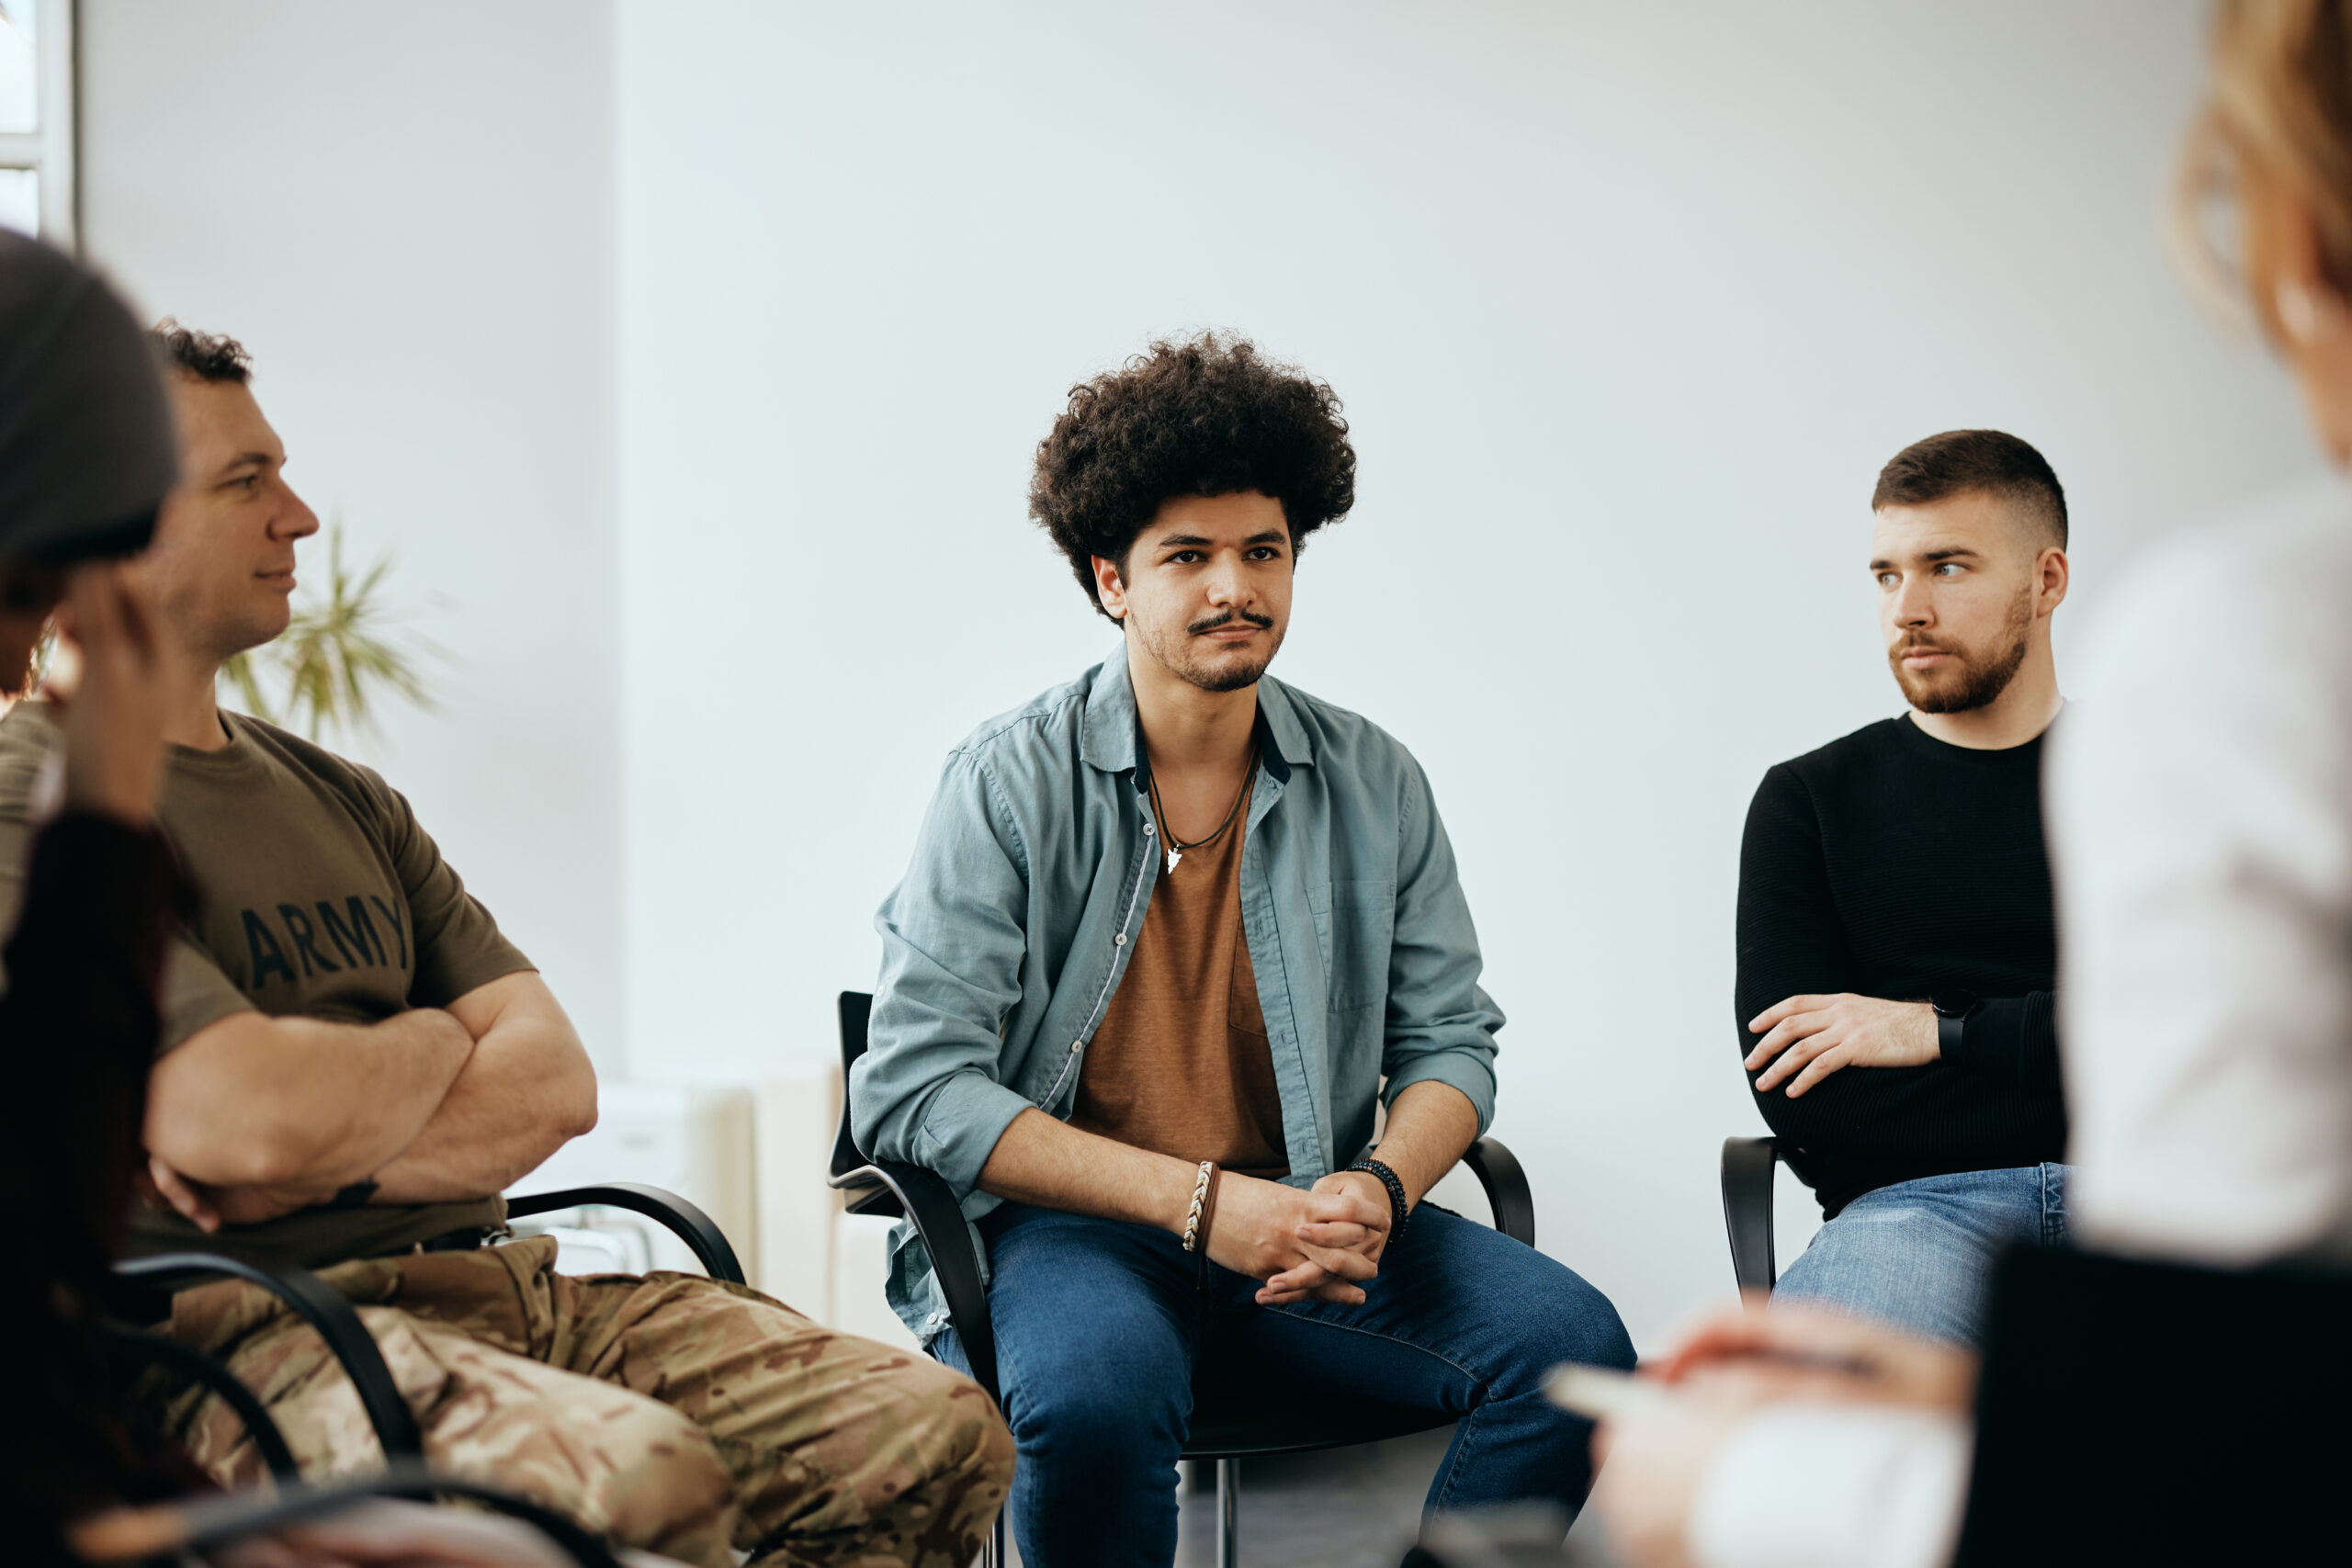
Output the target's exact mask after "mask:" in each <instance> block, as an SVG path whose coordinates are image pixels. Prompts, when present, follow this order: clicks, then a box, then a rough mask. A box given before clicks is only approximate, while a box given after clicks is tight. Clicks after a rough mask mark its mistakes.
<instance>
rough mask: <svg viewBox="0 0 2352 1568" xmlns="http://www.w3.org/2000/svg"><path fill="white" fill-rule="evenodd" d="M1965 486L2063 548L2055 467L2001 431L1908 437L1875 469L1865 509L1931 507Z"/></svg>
mask: <svg viewBox="0 0 2352 1568" xmlns="http://www.w3.org/2000/svg"><path fill="white" fill-rule="evenodd" d="M1967 491H1984V492H1985V493H1986V494H1989V495H1994V496H1997V497H1999V498H2000V499H2001V500H2002V501H2004V502H2007V503H2008V504H2009V505H2011V506H2013V507H2015V508H2016V509H2017V510H2018V512H2019V513H2023V514H2024V515H2025V516H2026V518H2027V519H2028V520H2029V521H2031V522H2033V523H2036V524H2038V525H2041V528H2042V529H2043V531H2044V532H2046V533H2047V534H2048V535H2049V536H2051V537H2052V538H2053V539H2055V540H2057V542H2058V547H2059V548H2060V549H2064V548H2065V547H2066V491H2065V490H2064V487H2063V486H2061V485H2060V484H2059V483H2058V474H2057V471H2056V470H2055V469H2053V468H2051V466H2050V461H2049V459H2048V458H2046V457H2043V456H2042V455H2041V453H2039V452H2037V451H2035V450H2034V449H2033V448H2032V447H2031V446H2029V445H2027V444H2026V443H2025V442H2023V441H2020V440H2018V438H2017V437H2016V436H2014V435H2011V434H2008V433H2007V432H2006V431H1999V430H1947V431H1945V432H1944V433H1943V434H1940V435H1930V436H1928V438H1927V439H1926V440H1925V441H1914V442H1913V443H1912V444H1911V445H1910V446H1905V448H1904V449H1903V450H1902V451H1900V452H1897V453H1896V454H1895V455H1894V457H1891V458H1889V459H1887V464H1886V467H1884V468H1881V469H1880V470H1879V471H1878V488H1877V489H1876V490H1874V491H1871V511H1872V512H1876V511H1877V510H1878V509H1879V508H1880V507H1882V506H1932V505H1934V504H1935V503H1936V502H1939V501H1942V500H1945V499H1946V498H1947V497H1950V496H1955V495H1961V494H1964V493H1965V492H1967Z"/></svg>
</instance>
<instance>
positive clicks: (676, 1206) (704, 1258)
mask: <svg viewBox="0 0 2352 1568" xmlns="http://www.w3.org/2000/svg"><path fill="white" fill-rule="evenodd" d="M590 1203H598V1204H602V1205H603V1206H604V1207H605V1208H608V1209H628V1210H629V1211H631V1212H632V1213H639V1214H643V1215H644V1216H645V1217H646V1218H648V1219H650V1220H659V1221H660V1222H661V1223H662V1224H663V1225H664V1226H666V1227H667V1228H668V1229H669V1230H670V1232H671V1233H672V1234H673V1235H675V1236H677V1238H678V1239H679V1240H680V1241H683V1242H684V1243H685V1244H686V1246H687V1247H688V1248H689V1249H690V1250H691V1251H692V1252H693V1253H694V1255H695V1258H696V1259H697V1260H698V1261H699V1262H700V1263H701V1264H702V1266H703V1271H704V1272H705V1273H707V1274H708V1275H709V1276H710V1277H711V1278H712V1279H714V1280H726V1281H727V1282H728V1283H729V1284H730V1285H741V1284H747V1283H749V1282H750V1281H748V1280H745V1279H744V1278H743V1265H742V1264H741V1262H740V1261H739V1260H738V1259H737V1258H736V1257H735V1249H734V1247H730V1246H729V1245H728V1241H727V1233H726V1232H724V1231H722V1230H720V1229H719V1228H718V1221H716V1220H714V1219H712V1218H711V1217H710V1216H709V1215H708V1214H707V1213H703V1211H702V1209H701V1208H700V1207H699V1206H697V1205H695V1204H693V1203H689V1202H688V1201H686V1200H684V1198H681V1197H679V1196H678V1195H677V1194H676V1193H675V1192H671V1191H667V1190H663V1189H662V1188H659V1187H648V1186H646V1185H645V1184H644V1183H643V1182H639V1181H607V1182H603V1183H600V1184H599V1185H597V1186H594V1187H567V1188H565V1189H563V1190H561V1191H560V1192H532V1193H527V1194H526V1195H524V1196H523V1197H520V1198H509V1199H508V1200H506V1213H507V1216H508V1217H509V1218H510V1219H519V1218H522V1217H523V1216H525V1215H528V1214H548V1213H554V1212H555V1211H556V1210H558V1209H577V1208H580V1207H582V1206H583V1205H585V1204H590Z"/></svg>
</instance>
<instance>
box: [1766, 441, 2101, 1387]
mask: <svg viewBox="0 0 2352 1568" xmlns="http://www.w3.org/2000/svg"><path fill="white" fill-rule="evenodd" d="M1871 522H1872V526H1871V559H1870V572H1871V581H1872V582H1873V584H1874V585H1875V586H1876V589H1877V592H1878V610H1879V630H1880V632H1881V633H1882V634H1883V637H1884V638H1885V644H1886V660H1887V663H1888V664H1889V665H1890V666H1891V667H1892V668H1893V670H1894V680H1895V684H1896V685H1897V687H1898V688H1900V690H1901V691H1902V693H1903V696H1904V700H1905V702H1907V703H1908V704H1909V705H1910V711H1908V712H1906V713H1905V714H1903V715H1901V716H1898V717H1894V718H1888V719H1881V720H1879V721H1878V722H1877V723H1875V724H1871V725H1866V726H1864V727H1863V728H1860V729H1858V730H1856V731H1854V733H1852V734H1851V735H1848V736H1845V737H1843V738H1842V739H1837V740H1833V741H1831V742H1830V743H1829V744H1828V745H1826V746H1824V747H1822V748H1820V749H1819V750H1815V751H1810V752H1807V753H1806V754H1805V755H1804V756H1802V757H1798V758H1795V759H1793V760H1792V761H1786V762H1781V763H1780V764H1778V765H1777V766H1775V767H1774V768H1772V769H1771V770H1770V772H1769V773H1766V774H1765V775H1764V782H1763V783H1762V784H1760V785H1758V787H1757V791H1756V798H1755V801H1754V803H1753V804H1751V805H1750V806H1749V807H1748V811H1747V831H1746V833H1745V835H1744V836H1743V837H1742V840H1741V842H1740V852H1739V976H1738V980H1737V983H1736V991H1737V996H1736V1009H1737V1012H1738V1016H1739V1021H1740V1032H1741V1038H1740V1046H1741V1050H1742V1051H1743V1052H1744V1053H1745V1061H1744V1063H1743V1066H1746V1068H1747V1072H1748V1074H1749V1087H1750V1088H1751V1089H1753V1090H1754V1092H1755V1095H1756V1104H1757V1109H1758V1110H1759V1111H1762V1112H1763V1116H1764V1120H1765V1122H1766V1123H1767V1124H1769V1125H1770V1127H1771V1129H1772V1131H1773V1132H1774V1133H1775V1134H1779V1137H1780V1145H1781V1158H1782V1159H1783V1160H1784V1161H1785V1162H1786V1163H1787V1165H1788V1167H1789V1168H1790V1169H1791V1170H1792V1171H1793V1172H1794V1173H1795V1174H1796V1175H1797V1176H1798V1177H1799V1178H1800V1179H1803V1180H1804V1181H1805V1182H1806V1183H1807V1184H1808V1185H1810V1186H1811V1187H1812V1188H1813V1190H1814V1192H1815V1196H1816V1197H1818V1198H1819V1199H1820V1200H1821V1210H1822V1214H1823V1217H1824V1219H1825V1221H1826V1223H1825V1224H1823V1225H1822V1227H1821V1229H1820V1230H1818V1231H1817V1232H1815V1234H1814V1237H1813V1240H1812V1242H1811V1244H1810V1245H1808V1246H1807V1247H1805V1249H1804V1252H1803V1253H1802V1254H1800V1255H1799V1256H1798V1258H1796V1260H1795V1261H1794V1262H1792V1263H1791V1264H1790V1265H1789V1267H1788V1270H1787V1271H1786V1272H1785V1273H1783V1274H1782V1275H1781V1282H1780V1284H1779V1286H1778V1288H1777V1291H1776V1293H1777V1294H1779V1295H1781V1296H1782V1297H1785V1298H1788V1299H1791V1300H1811V1301H1816V1302H1820V1303H1825V1304H1827V1305H1833V1306H1837V1307H1839V1308H1841V1309H1843V1310H1845V1311H1848V1312H1855V1313H1861V1314H1866V1315H1869V1316H1871V1317H1875V1318H1878V1319H1880V1320H1881V1321H1883V1322H1885V1323H1889V1324H1893V1325H1895V1326H1897V1327H1900V1328H1907V1329H1910V1330H1911V1331H1912V1332H1914V1333H1917V1334H1928V1335H1933V1336H1935V1337H1938V1338H1940V1339H1950V1340H1952V1341H1954V1342H1956V1343H1960V1344H1970V1343H1973V1341H1974V1338H1975V1333H1976V1326H1977V1314H1978V1312H1979V1310H1980V1308H1981V1305H1982V1301H1983V1293H1984V1287H1985V1273H1986V1271H1987V1270H1988V1269H1989V1268H1990V1267H1991V1264H1992V1260H1993V1258H1994V1257H1995V1256H1996V1254H1997V1253H1998V1252H1999V1251H2000V1249H2001V1248H2002V1247H2004V1246H2005V1245H2007V1243H2008V1242H2010V1241H2012V1240H2016V1239H2019V1238H2023V1239H2027V1240H2030V1241H2032V1242H2035V1243H2038V1244H2043V1245H2048V1244H2052V1243H2054V1242H2056V1241H2058V1240H2059V1239H2060V1238H2061V1237H2062V1236H2063V1235H2064V1234H2065V1226H2066V1168H2065V1167H2064V1165H2063V1164H2061V1163H2060V1162H2061V1161H2063V1160H2064V1158H2065V1153H2066V1110H2065V1105H2064V1100H2063V1097H2062V1096H2061V1095H2060V1093H2059V1086H2058V1032H2057V1021H2056V1010H2057V1008H2056V1000H2055V993H2056V987H2057V974H2058V939H2057V923H2058V918H2057V914H2056V912H2055V910H2053V909H2052V906H2051V897H2050V865H2049V862H2048V859H2047V857H2046V854H2045V852H2044V850H2043V845H2042V826H2041V750H2042V738H2043V735H2044V732H2045V731H2047V730H2048V729H2049V728H2050V726H2051V724H2052V722H2053V721H2054V720H2055V719H2056V718H2057V716H2058V711H2059V709H2060V708H2061V707H2063V706H2064V698H2062V697H2061V696H2060V695H2059V694H2058V669H2057V662H2056V660H2055V657H2054V656H2053V654H2052V649H2051V637H2050V629H2051V621H2052V617H2053V616H2054V615H2056V614H2057V610H2058V606H2059V605H2060V604H2063V603H2064V601H2065V597H2066V581H2067V564H2066V496H2065V492H2064V491H2063V490H2062V489H2060V487H2059V484H2058V476H2057V474H2055V473H2054V472H2052V469H2051V467H2050V464H2049V463H2048V462H2047V461H2046V460H2044V458H2043V457H2042V456H2041V453H2039V452H2037V451H2035V450H2034V449H2033V448H2032V447H2031V446H2029V445H2027V444H2026V443H2025V442H2023V441H2020V440H2018V438H2017V437H2016V436H2014V435H2011V434H2007V433H2006V432H2004V431H1998V430H1948V431H1945V432H1944V433H1943V434H1939V435H1930V436H1928V438H1927V439H1926V440H1924V441H1916V442H1914V443H1912V444H1911V445H1910V446H1906V447H1905V448H1904V449H1903V450H1902V451H1900V452H1898V453H1896V454H1895V455H1894V457H1892V458H1890V459H1888V461H1887V464H1886V466H1885V467H1884V468H1883V469H1881V470H1880V472H1879V476H1878V484H1877V487H1876V488H1875V490H1874V491H1872V493H1871Z"/></svg>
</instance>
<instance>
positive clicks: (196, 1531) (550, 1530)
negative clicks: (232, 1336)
mask: <svg viewBox="0 0 2352 1568" xmlns="http://www.w3.org/2000/svg"><path fill="white" fill-rule="evenodd" d="M378 1497H398V1498H409V1499H413V1498H427V1497H440V1498H453V1497H454V1498H463V1499H464V1500H466V1501H467V1502H469V1503H473V1504H476V1505H478V1506H481V1507H484V1508H487V1509H488V1510H490V1511H491V1512H492V1513H495V1514H504V1515H506V1516H508V1517H511V1518H516V1519H521V1520H522V1521H524V1522H525V1523H526V1524H528V1525H530V1526H532V1527H533V1528H534V1529H537V1530H538V1531H539V1533H540V1534H542V1535H544V1536H546V1537H547V1538H548V1540H550V1541H552V1542H554V1543H555V1544H556V1545H557V1546H558V1547H560V1549H561V1550H562V1551H563V1552H564V1553H565V1554H566V1555H567V1556H569V1557H570V1558H571V1560H572V1561H573V1562H577V1563H579V1564H580V1568H621V1563H620V1561H619V1559H618V1558H617V1557H616V1556H615V1555H614V1552H613V1549H612V1547H611V1546H610V1544H608V1543H607V1542H606V1541H605V1540H603V1539H602V1538H601V1537H598V1536H596V1535H594V1534H593V1533H591V1532H590V1531H588V1530H587V1529H582V1527H581V1526H580V1524H579V1523H578V1522H576V1521H575V1520H572V1519H570V1518H567V1517H565V1516H563V1515H562V1514H560V1513H557V1512H556V1511H555V1510H554V1509H552V1508H548V1507H546V1506H542V1505H540V1504H537V1503H534V1502H532V1501H530V1500H529V1499H528V1498H525V1497H518V1496H516V1495H515V1494H513V1493H511V1492H505V1491H502V1490H500V1489H499V1488H497V1487H495V1486H485V1485H483V1484H482V1483H480V1482H477V1481H468V1480H465V1479H463V1478H461V1477H458V1476H454V1475H445V1474H442V1473H440V1472H436V1471H432V1470H428V1469H426V1468H425V1467H424V1464H422V1463H421V1462H419V1461H413V1460H412V1461H406V1462H403V1463H401V1464H396V1465H394V1466H393V1467H392V1468H391V1469H390V1470H388V1471H386V1472H384V1473H383V1474H381V1475H364V1476H356V1477H341V1478H338V1479H336V1480H334V1481H330V1482H326V1483H321V1484H318V1485H311V1484H310V1483H305V1482H300V1481H297V1482H291V1483H279V1484H278V1485H277V1488H276V1489H275V1490H274V1491H272V1492H268V1493H259V1492H234V1493H229V1494H227V1495H212V1496H198V1497H190V1498H187V1499H184V1500H181V1501H178V1502H173V1503H162V1504H157V1505H154V1506H149V1507H142V1508H118V1509H113V1510H110V1511H108V1512H107V1513H104V1514H97V1515H93V1516H90V1517H86V1518H82V1519H77V1520H75V1521H74V1523H73V1524H72V1525H70V1526H68V1527H67V1530H66V1536H67V1540H68V1542H69V1544H70V1545H71V1546H72V1547H73V1549H74V1552H75V1554H76V1555H78V1556H79V1557H80V1558H81V1559H82V1560H83V1561H84V1562H92V1563H98V1562H145V1561H148V1560H151V1559H153V1558H157V1557H163V1556H166V1555H168V1554H172V1553H175V1552H188V1551H208V1550H209V1549H211V1548H215V1547H220V1546H227V1545H230V1544H232V1543H233V1542H235V1541H240V1540H246V1539H247V1538H249V1537H252V1536H255V1535H260V1534H262V1533H264V1532H266V1531H268V1530H273V1529H279V1528H281V1527H283V1526H286V1525H290V1524H296V1523H299V1522H300V1521H302V1520H305V1519H314V1518H320V1517H326V1516H330V1515H332V1514H334V1512H335V1511H336V1510H338V1509H340V1508H345V1507H348V1506H350V1505H352V1504H354V1503H358V1502H365V1501H368V1500H369V1499H371V1498H378Z"/></svg>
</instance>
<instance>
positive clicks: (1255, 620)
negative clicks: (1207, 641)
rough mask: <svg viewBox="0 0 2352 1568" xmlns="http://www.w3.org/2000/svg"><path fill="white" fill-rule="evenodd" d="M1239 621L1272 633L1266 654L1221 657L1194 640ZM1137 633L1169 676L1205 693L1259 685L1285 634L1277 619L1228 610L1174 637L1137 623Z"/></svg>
mask: <svg viewBox="0 0 2352 1568" xmlns="http://www.w3.org/2000/svg"><path fill="white" fill-rule="evenodd" d="M1237 620H1239V621H1247V622H1249V623H1250V625H1251V626H1261V627H1263V628H1264V629H1265V630H1267V631H1268V632H1271V633H1272V634H1273V635H1272V636H1271V637H1268V638H1267V639H1266V647H1265V649H1264V651H1263V652H1261V653H1253V654H1241V655H1236V654H1233V653H1230V652H1228V653H1227V655H1226V656H1225V657H1223V658H1219V657H1216V655H1214V654H1212V653H1209V652H1208V651H1207V649H1205V648H1204V645H1202V644H1200V643H1198V642H1195V641H1194V640H1193V638H1195V637H1199V636H1200V635H1201V634H1202V633H1204V632H1209V631H1214V630H1216V628H1217V627H1219V626H1231V625H1232V624H1233V623H1234V622H1235V621H1237ZM1136 632H1137V633H1138V634H1139V635H1140V636H1141V637H1142V638H1143V645H1144V648H1145V649H1146V650H1147V651H1148V652H1149V653H1150V655H1151V656H1152V657H1153V658H1154V659H1156V660H1159V662H1160V663H1161V664H1162V665H1163V666H1165V667H1166V668H1167V670H1168V671H1169V672H1170V673H1171V674H1173V675H1174V676H1175V677H1176V678H1177V679H1178V680H1180V681H1182V682H1185V683H1186V684H1187V685H1192V686H1198V687H1199V688H1200V689H1201V690H1202V691H1204V692H1238V691H1239V690H1241V688H1242V687H1244V686H1254V685H1256V684H1257V683H1258V677H1260V676H1261V675H1263V674H1264V673H1265V672H1266V666H1267V665H1269V664H1272V662H1273V661H1274V655H1275V654H1276V653H1278V652H1280V651H1281V650H1282V646H1283V637H1282V632H1281V631H1280V629H1278V628H1277V627H1276V626H1275V625H1274V618H1273V617H1272V615H1258V614H1256V613H1255V612H1253V611H1250V610H1227V611H1226V612H1225V613H1224V614H1223V615H1205V616H1203V617H1202V618H1201V619H1199V620H1197V621H1194V622H1193V623H1192V624H1191V625H1189V626H1185V627H1183V628H1182V630H1180V631H1177V632H1174V633H1173V634H1170V633H1169V632H1167V631H1164V630H1162V629H1160V628H1159V627H1156V626H1148V625H1146V624H1145V623H1144V622H1142V621H1137V622H1136ZM1214 646H1215V645H1214V644H1211V645H1208V647H1211V648H1213V647H1214Z"/></svg>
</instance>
